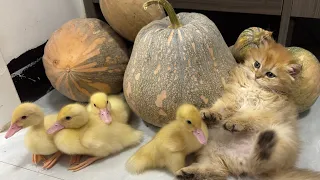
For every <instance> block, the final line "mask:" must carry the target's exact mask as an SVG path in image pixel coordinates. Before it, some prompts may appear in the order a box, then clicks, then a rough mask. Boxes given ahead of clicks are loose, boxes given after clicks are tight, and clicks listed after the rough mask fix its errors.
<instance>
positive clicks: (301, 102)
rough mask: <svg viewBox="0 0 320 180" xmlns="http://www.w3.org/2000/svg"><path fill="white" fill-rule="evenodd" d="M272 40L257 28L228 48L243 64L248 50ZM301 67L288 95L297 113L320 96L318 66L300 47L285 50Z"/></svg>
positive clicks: (319, 69)
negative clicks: (295, 105)
mask: <svg viewBox="0 0 320 180" xmlns="http://www.w3.org/2000/svg"><path fill="white" fill-rule="evenodd" d="M268 38H272V33H271V32H270V31H267V30H264V29H262V28H258V27H251V28H248V29H246V30H244V31H243V32H242V33H241V34H240V36H239V38H238V40H237V42H236V43H235V44H234V46H232V47H230V49H231V51H232V53H233V55H234V57H235V58H236V60H237V62H240V63H241V62H243V61H244V57H245V55H246V53H247V52H248V50H250V49H252V48H257V47H258V46H259V44H260V43H261V42H262V41H263V40H264V39H268ZM287 49H288V50H289V51H290V52H291V53H292V55H293V57H294V58H295V59H296V60H297V62H299V63H300V64H301V65H302V72H301V75H300V76H299V77H298V78H297V79H296V82H295V85H296V88H294V89H293V91H292V93H291V94H290V95H291V97H292V99H293V100H294V101H295V102H296V104H297V105H298V110H299V112H304V111H306V110H308V109H309V108H310V107H311V106H312V105H313V104H314V103H315V101H316V99H317V98H318V97H319V95H320V83H319V82H320V64H319V61H318V59H317V58H316V57H315V56H314V55H313V54H312V53H311V52H309V51H308V50H306V49H303V48H300V47H288V48H287Z"/></svg>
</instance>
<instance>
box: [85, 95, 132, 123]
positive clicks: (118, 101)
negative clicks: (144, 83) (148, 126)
mask: <svg viewBox="0 0 320 180" xmlns="http://www.w3.org/2000/svg"><path fill="white" fill-rule="evenodd" d="M87 110H88V112H89V113H93V114H96V115H99V116H100V118H101V119H102V120H103V121H104V122H105V123H106V124H110V123H111V122H113V121H117V122H121V123H127V122H128V120H129V118H130V113H131V111H130V108H129V106H128V104H127V103H126V102H125V101H124V99H123V98H122V97H121V96H120V95H109V96H107V95H106V94H105V93H103V92H97V93H94V94H93V95H92V96H91V97H90V102H89V104H88V106H87Z"/></svg>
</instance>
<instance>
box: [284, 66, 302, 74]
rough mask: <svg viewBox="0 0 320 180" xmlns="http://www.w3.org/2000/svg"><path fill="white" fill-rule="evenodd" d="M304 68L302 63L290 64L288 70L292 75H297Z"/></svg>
mask: <svg viewBox="0 0 320 180" xmlns="http://www.w3.org/2000/svg"><path fill="white" fill-rule="evenodd" d="M301 70H302V66H301V65H300V64H289V65H288V66H287V71H288V73H289V74H290V75H291V76H292V77H296V76H297V75H298V74H300V72H301Z"/></svg>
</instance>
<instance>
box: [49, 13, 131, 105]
mask: <svg viewBox="0 0 320 180" xmlns="http://www.w3.org/2000/svg"><path fill="white" fill-rule="evenodd" d="M128 60H129V57H128V53H127V49H126V46H125V43H124V41H123V40H122V39H121V37H120V36H119V35H117V34H116V33H115V32H114V31H113V30H112V29H111V28H110V27H109V26H108V25H107V24H106V23H104V22H103V21H101V20H98V19H73V20H70V21H69V22H67V23H65V24H64V25H63V26H62V27H61V28H59V29H58V30H56V31H55V32H54V33H53V34H52V36H51V37H50V39H49V41H48V42H47V44H46V46H45V50H44V55H43V64H44V68H45V72H46V75H47V77H48V79H49V80H50V82H51V84H52V86H53V87H54V88H56V89H57V90H58V91H59V92H60V93H62V94H63V95H65V96H66V97H68V98H70V99H72V100H75V101H79V102H87V101H88V98H89V97H90V95H91V94H92V93H94V92H96V91H103V92H106V93H118V92H120V91H121V90H122V82H123V75H124V71H125V68H126V65H127V63H128Z"/></svg>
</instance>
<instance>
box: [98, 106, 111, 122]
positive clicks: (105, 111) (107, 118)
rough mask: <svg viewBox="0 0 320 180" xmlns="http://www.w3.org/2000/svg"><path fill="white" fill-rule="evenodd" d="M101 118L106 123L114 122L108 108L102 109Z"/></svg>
mask: <svg viewBox="0 0 320 180" xmlns="http://www.w3.org/2000/svg"><path fill="white" fill-rule="evenodd" d="M100 119H101V120H102V121H103V122H105V123H106V124H110V123H111V122H112V117H111V114H110V111H109V110H108V108H105V109H100Z"/></svg>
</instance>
